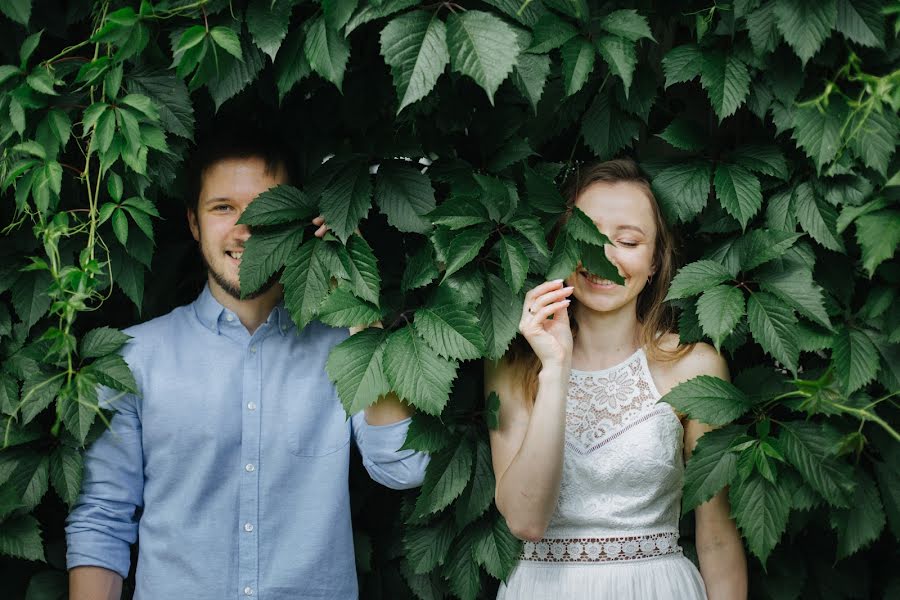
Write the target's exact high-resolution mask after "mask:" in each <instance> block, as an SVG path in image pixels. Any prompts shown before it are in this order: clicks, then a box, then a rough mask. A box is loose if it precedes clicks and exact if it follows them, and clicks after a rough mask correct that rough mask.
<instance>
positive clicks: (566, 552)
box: [521, 532, 681, 563]
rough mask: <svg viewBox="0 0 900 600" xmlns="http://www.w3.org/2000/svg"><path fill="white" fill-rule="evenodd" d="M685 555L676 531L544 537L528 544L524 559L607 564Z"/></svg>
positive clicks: (525, 546) (523, 554)
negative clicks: (678, 554)
mask: <svg viewBox="0 0 900 600" xmlns="http://www.w3.org/2000/svg"><path fill="white" fill-rule="evenodd" d="M679 552H681V546H679V545H678V534H677V533H674V532H664V533H650V534H645V535H623V536H613V537H584V538H544V539H542V540H540V541H538V542H525V545H524V547H523V548H522V556H521V559H522V560H530V561H534V562H553V563H562V562H578V563H603V562H622V561H628V560H641V559H645V558H654V557H657V556H663V555H665V554H676V553H679Z"/></svg>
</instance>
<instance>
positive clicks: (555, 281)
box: [553, 279, 563, 283]
mask: <svg viewBox="0 0 900 600" xmlns="http://www.w3.org/2000/svg"><path fill="white" fill-rule="evenodd" d="M562 282H563V280H562V279H554V280H553V283H562Z"/></svg>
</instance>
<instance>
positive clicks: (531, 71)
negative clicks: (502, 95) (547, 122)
mask: <svg viewBox="0 0 900 600" xmlns="http://www.w3.org/2000/svg"><path fill="white" fill-rule="evenodd" d="M550 63H551V61H550V57H549V56H546V55H539V54H530V53H528V52H523V53H522V54H520V55H519V58H518V61H517V63H516V68H515V70H514V71H513V82H514V83H515V84H516V87H518V88H519V91H521V92H522V95H523V96H525V98H526V99H527V100H528V102H529V103H530V104H531V109H532V110H533V111H534V113H535V114H537V106H538V102H539V101H540V99H541V97H542V96H543V95H544V87H545V86H546V84H547V77H548V76H549V75H550Z"/></svg>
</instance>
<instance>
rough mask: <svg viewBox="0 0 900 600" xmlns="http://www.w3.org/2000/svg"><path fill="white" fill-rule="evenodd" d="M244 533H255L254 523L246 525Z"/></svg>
mask: <svg viewBox="0 0 900 600" xmlns="http://www.w3.org/2000/svg"><path fill="white" fill-rule="evenodd" d="M244 531H246V532H247V533H250V532H251V531H253V523H244Z"/></svg>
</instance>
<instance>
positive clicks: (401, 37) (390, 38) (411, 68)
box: [381, 10, 450, 113]
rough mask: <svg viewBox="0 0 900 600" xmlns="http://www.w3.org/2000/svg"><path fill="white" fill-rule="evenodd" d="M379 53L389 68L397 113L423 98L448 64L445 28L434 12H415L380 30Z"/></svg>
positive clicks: (448, 55)
mask: <svg viewBox="0 0 900 600" xmlns="http://www.w3.org/2000/svg"><path fill="white" fill-rule="evenodd" d="M381 54H382V56H384V59H385V61H386V62H387V64H389V65H390V66H391V73H392V75H393V77H394V87H395V88H396V89H397V96H398V97H399V99H400V106H399V107H398V108H397V112H398V113H399V112H400V111H402V110H403V109H404V108H405V107H406V106H408V105H410V104H412V103H414V102H416V101H418V100H421V99H422V98H424V97H425V96H427V95H428V94H429V92H431V90H432V89H434V85H435V84H436V83H437V80H438V77H440V75H441V73H443V72H444V69H445V68H446V67H447V65H448V64H449V62H450V51H449V49H448V47H447V28H446V26H445V25H444V22H443V21H441V20H440V19H439V18H438V11H432V12H429V11H424V10H415V11H412V12H408V13H404V14H403V15H400V16H399V17H397V18H395V19H394V20H393V21H391V22H390V23H388V24H387V26H386V27H385V28H384V29H383V30H382V31H381Z"/></svg>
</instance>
